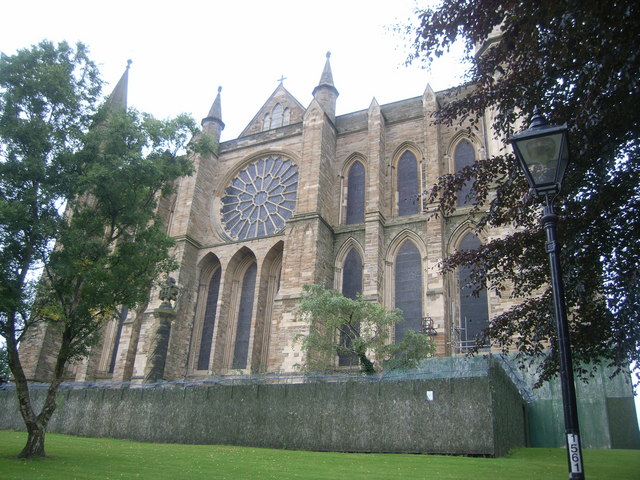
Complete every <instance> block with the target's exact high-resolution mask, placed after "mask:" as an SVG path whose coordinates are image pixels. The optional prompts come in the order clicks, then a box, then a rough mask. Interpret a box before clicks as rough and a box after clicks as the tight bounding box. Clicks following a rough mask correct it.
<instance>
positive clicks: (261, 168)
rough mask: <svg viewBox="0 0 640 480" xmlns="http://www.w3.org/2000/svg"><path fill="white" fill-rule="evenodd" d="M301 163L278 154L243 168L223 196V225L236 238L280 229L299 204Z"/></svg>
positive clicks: (266, 233)
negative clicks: (297, 202)
mask: <svg viewBox="0 0 640 480" xmlns="http://www.w3.org/2000/svg"><path fill="white" fill-rule="evenodd" d="M297 189H298V167H296V166H295V165H294V164H293V163H291V161H290V160H288V159H286V158H282V157H279V156H274V157H265V158H261V159H259V160H257V161H255V162H253V163H250V164H249V165H247V166H246V167H245V168H244V169H242V170H240V172H238V174H237V175H236V176H235V178H234V179H233V180H231V183H230V185H229V186H228V187H227V188H226V189H225V191H224V195H223V197H222V208H221V209H220V214H221V216H222V225H223V226H224V230H225V231H226V232H227V234H228V235H229V236H230V237H231V238H233V239H234V240H246V239H248V238H256V237H263V236H265V235H271V234H274V233H277V232H279V231H281V230H282V229H283V228H284V225H285V223H286V221H287V220H288V219H289V218H291V216H292V215H293V212H294V210H295V206H296V193H297Z"/></svg>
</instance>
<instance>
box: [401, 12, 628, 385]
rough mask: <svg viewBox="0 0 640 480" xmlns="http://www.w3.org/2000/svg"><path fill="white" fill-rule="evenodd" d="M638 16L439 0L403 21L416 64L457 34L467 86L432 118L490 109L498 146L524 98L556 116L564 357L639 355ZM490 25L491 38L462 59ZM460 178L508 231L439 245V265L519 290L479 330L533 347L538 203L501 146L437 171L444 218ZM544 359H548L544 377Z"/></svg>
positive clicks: (538, 320)
mask: <svg viewBox="0 0 640 480" xmlns="http://www.w3.org/2000/svg"><path fill="white" fill-rule="evenodd" d="M639 14H640V7H639V6H638V4H637V2H633V1H631V0H624V1H618V2H599V1H596V0H583V1H580V2H578V1H563V2H552V1H548V0H543V1H538V2H513V1H510V0H500V1H489V0H479V1H474V2H468V1H463V0H445V1H444V2H442V4H441V5H440V6H439V7H437V8H436V9H433V10H425V11H422V12H419V14H418V18H417V21H416V22H415V24H414V25H413V26H412V27H408V30H409V31H411V32H413V35H414V38H415V40H414V42H413V52H412V53H411V54H410V60H418V59H421V60H424V61H425V62H426V63H429V62H430V61H431V60H432V59H433V57H434V56H437V55H438V54H439V53H440V52H442V51H444V50H446V49H447V48H448V47H449V46H450V45H451V43H452V42H453V41H456V40H461V41H463V42H464V44H465V47H466V49H467V54H468V57H469V59H470V60H471V66H470V68H469V71H468V72H467V74H468V78H469V80H470V84H469V85H467V86H465V87H464V88H460V89H452V90H451V91H449V92H447V93H446V94H444V98H443V101H441V102H440V106H441V108H440V109H439V111H438V112H437V113H436V116H435V118H434V121H436V122H438V123H442V124H445V125H455V124H460V125H465V126H469V128H479V125H478V119H479V118H481V117H482V116H483V115H484V114H485V113H489V112H490V113H491V116H490V117H487V119H488V121H489V124H490V126H491V129H492V131H493V134H494V137H495V138H496V139H497V140H498V141H501V142H505V141H506V139H507V138H508V136H509V135H510V134H511V133H512V132H513V131H514V126H515V125H518V124H519V123H518V122H520V123H522V124H525V125H526V124H527V122H528V117H529V115H530V114H531V112H532V111H533V109H534V106H536V105H537V106H539V107H540V108H541V109H543V110H544V112H545V114H546V115H547V116H548V118H549V120H550V123H552V124H563V123H565V122H566V123H568V124H569V127H570V144H571V160H570V163H569V167H568V171H567V174H566V177H565V185H564V187H563V192H562V193H561V194H560V196H559V197H558V202H557V203H558V204H557V207H556V208H557V210H558V212H559V214H560V217H561V220H560V223H559V225H558V228H559V237H560V240H561V242H562V243H563V245H562V249H563V250H562V265H563V271H564V276H565V284H566V285H565V286H566V288H565V289H566V294H567V305H568V308H569V310H570V311H571V312H572V314H571V319H570V323H571V326H570V328H571V336H572V344H573V351H574V357H575V358H577V359H578V360H579V361H584V362H589V361H599V360H601V359H602V358H604V359H606V360H608V361H609V363H611V364H612V365H615V366H617V367H619V368H621V369H626V368H627V366H628V364H629V363H630V362H633V361H636V362H638V361H640V353H639V352H640V327H639V325H640V318H639V317H638V312H640V296H639V295H638V278H637V272H638V271H640V238H639V237H640V224H639V222H640V220H638V216H637V215H636V214H635V213H634V212H637V210H638V207H639V206H640V204H639V202H640V176H639V174H638V172H640V150H639V146H640V145H639V144H640V110H639V109H638V108H637V107H636V106H637V105H638V103H639V102H640V88H638V82H639V81H640V80H639V77H638V72H639V71H640V54H639V53H638V48H637V45H638V42H639V41H640V23H639V22H638V21H637V20H636V19H637V18H638V15H639ZM491 32H493V34H494V38H493V40H494V41H493V42H492V43H490V45H488V48H486V49H485V50H483V51H482V55H479V56H477V57H476V56H474V54H475V48H476V46H477V45H480V44H482V43H483V42H485V41H486V40H487V38H488V36H489V35H490V34H491ZM510 151H511V150H510V148H509V146H508V145H506V144H505V152H510ZM469 178H474V179H475V181H474V194H475V198H477V202H476V205H475V208H474V209H473V212H472V213H473V220H474V221H475V222H476V223H477V225H478V229H483V228H492V227H510V226H514V227H516V230H515V231H514V232H513V233H512V234H510V235H508V236H507V237H506V238H504V239H502V240H496V241H492V242H490V243H489V244H487V245H484V246H483V247H482V248H481V249H479V250H478V251H476V252H473V253H472V254H469V253H468V252H467V253H457V254H454V255H452V256H451V257H450V258H449V259H447V260H446V261H445V263H444V266H445V270H447V271H453V270H455V269H456V268H458V267H460V266H463V265H469V266H473V268H474V270H475V272H476V273H477V275H476V278H477V280H478V283H477V286H478V288H480V287H481V286H483V285H484V282H486V284H487V287H489V288H491V289H493V290H494V292H495V293H496V294H497V295H509V294H510V295H512V296H513V297H516V298H521V299H526V300H525V301H524V303H523V304H522V305H520V306H516V307H513V308H512V309H511V310H509V311H507V312H505V313H503V314H500V315H498V316H496V317H494V318H493V319H492V325H491V329H490V331H489V332H488V335H489V336H490V337H491V338H493V339H494V340H497V341H498V342H499V343H500V344H502V345H503V346H504V347H505V348H506V347H509V346H511V345H515V346H516V347H517V348H518V349H519V351H521V352H523V353H527V354H529V353H534V354H537V353H539V352H541V351H542V350H543V349H544V348H547V347H548V345H551V346H552V347H553V346H554V332H553V329H550V328H549V327H548V326H549V324H550V322H551V318H550V316H551V308H550V302H551V296H550V288H549V268H548V265H547V257H546V254H545V252H544V236H543V232H542V228H541V225H540V222H539V218H540V214H539V205H538V204H537V203H535V202H533V201H532V199H531V198H530V197H529V196H528V195H527V188H528V187H527V185H526V183H525V182H524V180H523V177H522V174H521V173H520V172H519V170H518V168H517V166H516V164H515V162H514V160H513V157H512V155H511V154H510V153H508V154H505V155H500V156H495V157H493V158H489V159H487V160H484V161H479V162H477V165H476V166H474V167H473V168H470V169H469V170H468V171H463V172H460V174H459V175H455V176H454V175H450V176H444V177H442V178H441V179H440V180H439V181H438V182H437V184H436V185H434V186H433V188H432V189H431V190H430V191H431V201H437V202H439V203H440V205H441V207H442V211H443V213H444V214H445V215H450V214H452V213H453V212H454V207H455V195H456V192H457V188H458V185H459V184H460V183H461V181H463V180H464V179H469ZM488 192H494V194H493V195H489V194H488ZM531 296H533V297H535V301H533V300H530V299H529V298H530V297H531ZM556 368H557V362H556V360H555V358H554V357H553V356H552V357H550V358H549V359H548V361H547V363H546V364H545V365H544V372H543V378H544V377H548V376H549V375H552V374H553V373H554V372H555V371H556Z"/></svg>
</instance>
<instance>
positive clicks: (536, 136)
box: [509, 108, 584, 480]
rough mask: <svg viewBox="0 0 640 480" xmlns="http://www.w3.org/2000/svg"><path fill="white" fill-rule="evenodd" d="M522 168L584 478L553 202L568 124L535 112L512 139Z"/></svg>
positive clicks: (565, 158)
mask: <svg viewBox="0 0 640 480" xmlns="http://www.w3.org/2000/svg"><path fill="white" fill-rule="evenodd" d="M509 141H510V142H511V144H512V146H513V151H514V153H515V155H516V157H517V158H518V160H519V161H520V166H521V167H522V170H523V172H524V174H525V176H526V177H527V180H528V182H529V184H530V185H531V191H532V192H534V193H535V195H536V196H537V198H539V199H544V214H543V216H542V224H543V226H544V229H545V231H546V234H547V242H546V245H545V250H546V252H547V253H548V255H549V263H550V265H551V286H552V289H553V304H554V310H555V316H556V324H557V335H558V349H559V354H560V383H561V386H562V405H563V409H564V425H565V436H566V444H567V457H568V463H569V479H571V480H579V479H580V480H582V479H584V468H583V465H582V447H581V445H580V429H579V426H578V409H577V406H576V391H575V385H574V383H573V362H572V360H571V342H570V339H569V327H568V324H567V311H566V307H565V299H564V286H563V283H562V272H561V270H560V246H559V245H558V241H557V236H556V224H557V222H558V217H557V215H556V214H555V213H554V212H553V200H554V198H555V196H556V195H557V194H558V192H560V188H561V187H562V179H563V177H564V172H565V170H566V168H567V164H568V162H569V142H568V135H567V125H566V124H564V125H561V126H554V125H549V124H547V121H546V120H545V118H544V117H543V116H542V115H541V114H540V112H539V111H538V109H537V108H536V109H535V110H534V113H533V116H532V118H531V124H530V125H529V128H528V129H527V130H525V131H524V132H521V133H518V134H516V135H513V136H511V138H509Z"/></svg>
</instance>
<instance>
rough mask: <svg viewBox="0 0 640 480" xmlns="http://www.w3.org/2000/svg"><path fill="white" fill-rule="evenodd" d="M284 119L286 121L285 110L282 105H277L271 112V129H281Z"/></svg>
mask: <svg viewBox="0 0 640 480" xmlns="http://www.w3.org/2000/svg"><path fill="white" fill-rule="evenodd" d="M283 119H284V109H283V108H282V105H280V104H279V103H277V104H276V106H275V107H273V110H272V111H271V128H278V127H281V126H282V121H283Z"/></svg>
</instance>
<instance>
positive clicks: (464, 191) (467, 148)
mask: <svg viewBox="0 0 640 480" xmlns="http://www.w3.org/2000/svg"><path fill="white" fill-rule="evenodd" d="M475 161H476V153H475V150H474V149H473V145H471V142H469V141H468V140H462V141H461V142H460V143H458V145H457V146H456V150H455V153H454V163H455V169H456V173H458V172H459V171H460V170H462V169H463V168H464V167H468V166H470V165H473V164H474V163H475ZM472 185H473V179H470V180H467V182H466V183H465V184H464V185H463V186H462V188H460V190H458V206H459V207H464V206H466V205H471V204H472V203H473V195H470V194H471V186H472Z"/></svg>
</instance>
